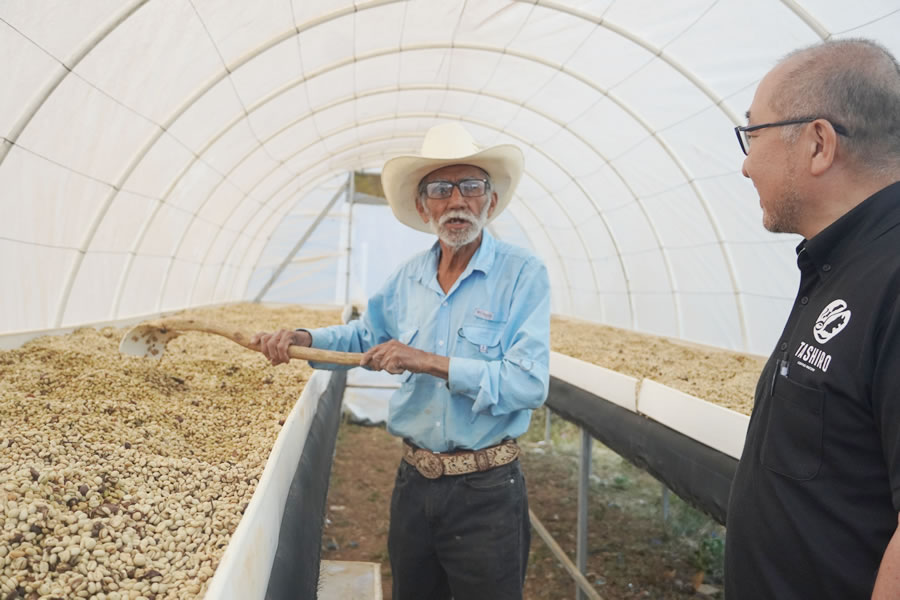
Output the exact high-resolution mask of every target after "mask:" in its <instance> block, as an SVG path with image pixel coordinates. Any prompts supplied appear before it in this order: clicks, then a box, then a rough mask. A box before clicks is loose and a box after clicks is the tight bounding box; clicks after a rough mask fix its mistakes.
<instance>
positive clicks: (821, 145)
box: [809, 119, 838, 176]
mask: <svg viewBox="0 0 900 600" xmlns="http://www.w3.org/2000/svg"><path fill="white" fill-rule="evenodd" d="M810 125H812V126H811V127H810V128H809V131H810V135H811V136H812V139H811V140H810V142H809V143H810V145H809V148H810V150H811V155H810V164H809V172H810V174H812V175H815V176H818V175H823V174H824V173H825V172H826V171H828V169H829V168H831V165H832V164H834V159H835V155H836V153H837V143H838V142H837V136H838V134H837V132H835V130H834V127H833V126H832V125H831V123H829V122H828V121H826V120H825V119H818V120H816V121H813V122H812V123H810Z"/></svg>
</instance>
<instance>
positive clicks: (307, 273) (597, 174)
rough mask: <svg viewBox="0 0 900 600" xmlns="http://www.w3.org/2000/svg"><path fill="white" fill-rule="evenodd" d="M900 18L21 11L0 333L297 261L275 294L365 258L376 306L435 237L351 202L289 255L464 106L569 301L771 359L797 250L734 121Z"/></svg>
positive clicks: (748, 9)
mask: <svg viewBox="0 0 900 600" xmlns="http://www.w3.org/2000/svg"><path fill="white" fill-rule="evenodd" d="M898 26H900V7H898V5H897V1H896V0H858V1H855V2H852V3H851V2H842V1H840V0H828V1H825V0H815V1H812V0H811V1H799V0H781V1H778V0H755V1H754V2H744V1H743V0H702V1H701V0H682V1H679V2H659V1H652V0H627V1H625V0H618V1H612V0H573V1H569V2H565V1H544V0H527V1H525V0H523V1H509V0H478V1H474V0H372V1H369V2H346V1H342V0H327V1H326V0H318V1H316V0H256V1H254V2H243V1H240V0H130V1H127V2H125V1H123V0H92V1H91V2H71V1H67V0H42V1H41V2H33V1H30V0H5V1H4V2H2V3H0V56H2V57H3V60H2V61H0V81H2V82H3V84H2V89H0V133H2V136H3V143H2V147H0V214H2V219H0V266H2V273H3V279H2V283H3V285H2V287H0V303H2V307H3V310H2V311H0V333H6V332H14V331H27V330H38V329H49V328H58V327H65V326H71V325H75V324H79V323H89V322H96V321H110V320H115V319H120V318H127V317H132V316H135V315H142V314H152V313H158V312H162V311H170V310H176V309H179V308H184V307H188V306H195V305H202V304H210V303H220V302H230V301H237V300H244V299H253V298H254V297H255V294H256V293H257V292H259V291H260V289H261V288H262V286H263V285H264V283H265V281H266V280H267V278H268V277H269V275H271V274H272V273H273V272H274V270H275V269H276V268H277V266H278V265H279V264H280V263H282V262H284V261H285V259H286V258H290V260H289V263H290V264H289V266H290V268H285V269H284V270H283V271H282V275H281V280H280V281H279V282H275V284H273V286H272V287H271V288H270V290H271V291H270V292H267V294H268V295H267V296H265V297H264V299H272V298H279V299H285V296H290V297H291V298H293V299H295V300H298V301H312V300H315V301H321V300H325V301H335V300H338V301H343V298H342V295H343V294H342V292H343V289H342V288H341V287H340V286H341V285H344V286H345V285H346V273H345V272H346V258H345V255H346V249H347V247H350V253H351V255H352V258H351V260H350V263H351V266H352V275H353V276H352V277H351V280H352V281H353V282H357V284H356V286H357V289H354V287H353V285H354V284H351V290H350V294H349V296H350V297H351V299H360V298H356V296H357V295H363V294H364V293H365V292H366V291H367V289H370V288H371V287H373V286H374V285H375V283H377V281H376V280H377V279H378V278H379V277H383V275H379V274H376V273H374V272H372V273H369V272H368V270H367V267H366V265H369V266H373V265H374V264H375V263H379V267H381V266H382V264H384V263H388V262H394V261H395V260H400V259H401V258H402V257H403V256H405V255H407V254H408V253H411V252H412V251H414V250H417V249H419V248H421V247H424V245H427V240H425V239H422V238H418V239H416V240H415V241H414V242H411V241H410V238H409V237H408V236H406V235H405V234H403V233H398V232H399V231H400V228H401V227H402V226H399V225H395V224H392V223H390V219H384V218H379V217H373V216H371V214H369V215H368V216H367V215H366V214H364V213H365V212H366V211H360V210H358V209H359V208H361V207H359V206H357V207H356V208H354V215H356V216H354V218H353V219H348V216H349V215H350V211H349V210H348V206H346V205H345V204H344V203H343V202H339V203H337V204H335V205H334V206H333V207H332V208H331V210H330V211H329V214H328V215H327V218H322V219H319V223H318V227H317V229H318V228H321V231H317V232H312V233H311V235H310V236H309V244H310V245H309V246H308V247H304V249H302V250H301V252H299V253H298V255H297V256H294V257H288V256H287V255H286V254H285V253H286V252H288V251H289V250H290V248H291V247H292V246H293V245H294V243H293V242H295V241H296V240H297V239H298V238H300V237H301V236H303V235H304V234H305V233H306V232H305V231H304V224H306V226H307V227H308V226H309V224H311V223H313V222H314V221H316V218H317V217H318V216H319V215H320V214H321V213H322V211H323V208H324V207H325V206H326V205H327V202H328V200H329V199H330V198H331V197H332V195H333V193H334V191H335V190H336V189H337V186H339V185H340V184H341V183H343V182H345V181H346V180H347V173H348V172H349V171H352V170H354V169H376V170H377V169H378V168H380V166H381V164H383V162H384V160H386V159H387V158H389V157H391V156H393V155H395V154H397V153H413V152H416V151H417V150H418V147H419V144H420V143H421V138H422V134H423V132H424V130H425V129H427V128H428V127H429V126H431V125H433V124H435V123H438V122H441V121H446V120H460V121H462V122H463V123H464V124H465V125H466V126H467V127H468V128H469V129H470V130H471V131H472V132H473V134H474V135H475V136H476V138H477V139H478V140H480V141H481V143H483V144H484V145H492V144H496V143H515V144H518V145H520V146H521V147H522V148H523V150H524V152H525V156H526V163H525V164H526V172H525V175H524V177H523V180H522V183H521V185H520V187H519V189H518V191H517V194H516V198H515V200H514V201H513V203H512V204H511V205H510V207H509V209H508V210H507V213H506V214H505V215H504V218H503V219H502V220H498V221H497V222H496V226H495V227H494V232H495V233H496V234H497V235H498V236H500V237H504V238H505V239H510V240H512V241H515V242H517V243H522V244H525V245H527V246H530V247H531V248H532V249H533V250H534V251H536V252H537V253H539V254H540V255H541V256H542V258H543V259H544V261H545V262H546V264H547V266H548V268H549V270H550V280H551V285H552V298H553V310H554V311H556V312H558V313H563V314H568V315H573V316H577V317H582V318H586V319H590V320H594V321H598V322H603V323H608V324H611V325H616V326H620V327H626V328H632V329H637V330H642V331H647V332H651V333H656V334H662V335H669V336H674V337H680V338H684V339H690V340H696V341H700V342H706V343H711V344H715V345H719V346H724V347H729V348H736V349H742V350H748V351H752V352H760V353H766V352H768V350H769V348H770V346H771V344H772V343H773V341H774V339H775V337H776V336H777V335H778V333H779V330H780V327H781V324H782V322H783V318H784V315H785V314H786V311H787V308H788V306H789V304H790V301H791V298H792V296H793V292H794V291H795V286H796V281H797V277H796V275H795V266H794V256H793V246H794V245H795V244H796V242H797V241H798V240H797V239H796V238H795V237H792V236H776V235H772V234H769V233H767V232H766V231H765V230H764V229H763V228H762V226H761V224H760V221H761V213H760V209H759V206H758V201H757V197H756V194H755V192H754V190H753V187H752V185H751V184H750V183H749V181H747V180H745V179H744V178H743V177H742V176H741V174H740V166H741V159H742V155H741V154H740V150H739V148H738V146H737V143H736V140H735V138H734V134H733V132H732V128H733V127H734V126H735V125H738V124H742V123H743V117H742V115H743V113H744V111H745V110H746V108H747V107H748V106H749V104H750V100H751V98H752V94H753V91H754V89H755V86H756V83H757V82H758V80H759V79H760V78H761V77H762V75H763V74H765V72H766V71H767V70H768V69H769V68H771V66H772V65H773V64H774V62H775V61H776V60H777V59H778V58H779V57H780V56H782V55H783V54H784V53H786V52H788V51H790V50H792V49H794V48H796V47H798V46H801V45H806V44H809V43H813V42H815V41H817V40H820V39H825V38H828V37H838V38H839V37H847V36H865V37H871V38H875V39H877V40H879V41H881V42H882V43H883V44H885V45H886V46H887V47H889V48H890V49H892V50H893V51H894V52H895V53H898V52H900V41H898V38H897V36H896V35H895V32H896V31H897V29H898ZM381 210H382V211H385V212H386V210H387V209H385V208H381ZM357 213H358V214H357ZM347 223H349V224H351V225H352V226H350V227H347V226H345V224H347ZM376 223H377V226H376V225H375V224H376ZM348 241H349V242H350V243H349V244H348V243H347V242H348ZM385 243H387V245H388V246H390V247H391V248H393V250H392V252H391V253H390V255H389V258H382V257H383V256H385V255H384V254H377V253H375V252H374V251H370V252H369V256H368V258H364V257H362V256H361V254H364V253H365V252H366V250H365V248H370V247H374V246H375V245H378V244H382V245H384V244H385ZM329 255H330V256H329ZM304 257H305V260H303V259H304ZM315 269H318V271H316V272H317V273H319V275H318V276H314V273H313V271H314V270H315ZM342 269H343V271H344V273H342V272H341V271H342ZM326 274H328V275H326ZM291 279H293V280H294V281H296V282H300V283H298V284H297V285H296V286H295V287H291V286H290V285H289V284H290V281H291ZM313 281H316V282H317V283H316V284H315V285H314V284H312V283H310V282H313ZM342 281H343V282H344V283H341V282H342ZM360 281H365V282H366V283H365V284H359V283H358V282H360ZM315 290H318V291H316V292H315V293H312V291H315ZM344 297H346V296H344Z"/></svg>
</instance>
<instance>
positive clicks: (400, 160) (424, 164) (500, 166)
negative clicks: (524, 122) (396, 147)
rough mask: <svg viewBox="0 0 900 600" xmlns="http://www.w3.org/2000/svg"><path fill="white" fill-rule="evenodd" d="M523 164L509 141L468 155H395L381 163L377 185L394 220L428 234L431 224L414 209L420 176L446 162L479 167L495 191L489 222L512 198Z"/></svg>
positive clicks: (518, 153) (520, 152) (447, 163)
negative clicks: (488, 177) (382, 165)
mask: <svg viewBox="0 0 900 600" xmlns="http://www.w3.org/2000/svg"><path fill="white" fill-rule="evenodd" d="M524 163H525V159H524V156H523V155H522V151H521V150H519V148H517V147H516V146H513V145H511V144H501V145H499V146H493V147H491V148H487V149H485V150H482V151H480V152H476V153H474V154H470V155H468V156H458V157H453V158H425V157H422V156H397V157H395V158H392V159H390V160H389V161H387V162H386V163H385V164H384V168H383V169H382V171H381V186H382V188H383V189H384V196H385V198H386V199H387V201H388V204H389V205H390V207H391V210H393V211H394V216H395V217H397V220H399V221H400V222H401V223H403V224H404V225H408V226H409V227H412V228H413V229H418V230H419V231H424V232H427V233H431V227H429V226H428V224H427V223H425V222H424V221H422V217H421V216H420V215H419V213H418V211H417V210H416V194H417V192H418V187H419V182H420V181H422V178H423V177H425V176H426V175H428V174H429V173H431V172H432V171H435V170H437V169H440V168H442V167H447V166H450V165H474V166H476V167H478V168H480V169H483V170H484V171H485V172H486V173H487V174H488V175H489V176H490V178H491V185H492V191H494V192H496V193H497V206H496V207H494V212H493V214H492V215H491V217H490V219H489V220H488V222H490V221H493V220H494V219H496V218H497V216H498V215H499V214H500V213H501V212H503V210H504V209H505V208H506V206H507V205H508V204H509V201H510V200H511V199H512V196H513V192H514V191H515V189H516V186H517V185H518V184H519V180H520V179H521V178H522V170H523V168H524Z"/></svg>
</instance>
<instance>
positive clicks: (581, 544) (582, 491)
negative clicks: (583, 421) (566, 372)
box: [575, 427, 593, 600]
mask: <svg viewBox="0 0 900 600" xmlns="http://www.w3.org/2000/svg"><path fill="white" fill-rule="evenodd" d="M592 441H593V438H592V437H591V434H590V433H588V430H587V429H585V428H584V427H582V428H581V461H580V464H579V467H578V537H577V545H576V549H575V564H576V566H577V567H578V570H579V571H581V572H582V573H584V572H585V571H586V570H587V555H588V539H587V526H588V486H589V484H590V477H591V442H592ZM575 599H576V600H587V596H585V594H584V592H582V591H581V589H578V590H577V591H576V592H575Z"/></svg>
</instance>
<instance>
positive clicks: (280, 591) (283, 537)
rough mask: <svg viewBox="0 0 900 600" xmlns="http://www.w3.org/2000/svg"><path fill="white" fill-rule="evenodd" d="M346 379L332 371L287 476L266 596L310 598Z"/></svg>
mask: <svg viewBox="0 0 900 600" xmlns="http://www.w3.org/2000/svg"><path fill="white" fill-rule="evenodd" d="M346 382H347V372H346V371H332V373H331V381H330V382H329V383H328V386H327V387H326V388H325V391H324V392H323V393H322V395H321V396H320V397H319V405H318V408H317V409H316V414H315V416H313V419H312V423H311V424H310V428H309V434H308V435H307V437H306V442H305V443H304V445H303V454H302V455H301V457H300V462H299V463H298V464H297V470H296V471H295V472H294V477H293V479H292V480H291V489H290V491H289V492H288V497H287V502H286V503H285V507H284V516H283V517H282V519H281V529H280V531H279V533H278V549H277V550H276V551H275V559H274V561H273V563H272V571H271V573H270V575H269V585H268V588H267V589H266V600H282V599H285V600H286V599H290V600H297V599H298V598H315V597H316V590H317V588H318V584H319V559H320V555H321V550H322V542H321V540H322V524H323V521H324V519H325V499H326V496H327V495H328V482H329V479H330V478H331V464H332V461H333V459H334V446H335V441H336V439H337V431H338V426H339V425H340V422H341V401H342V399H343V397H344V387H345V385H346Z"/></svg>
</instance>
